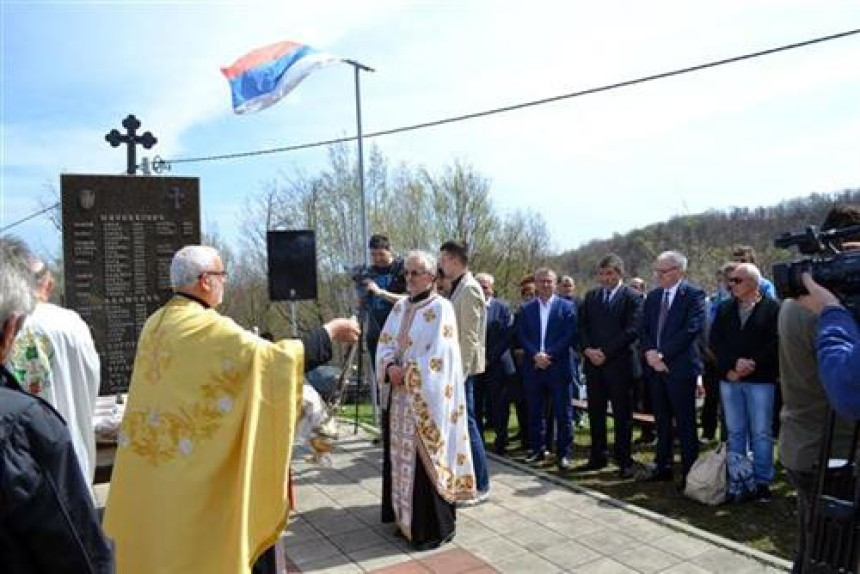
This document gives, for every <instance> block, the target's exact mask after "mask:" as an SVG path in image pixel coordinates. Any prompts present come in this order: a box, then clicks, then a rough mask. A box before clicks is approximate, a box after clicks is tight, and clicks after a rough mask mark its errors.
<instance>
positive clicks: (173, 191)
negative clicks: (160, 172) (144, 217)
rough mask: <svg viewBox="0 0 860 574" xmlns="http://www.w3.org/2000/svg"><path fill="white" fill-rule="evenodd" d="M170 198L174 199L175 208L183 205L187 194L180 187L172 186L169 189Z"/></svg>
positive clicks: (168, 195)
mask: <svg viewBox="0 0 860 574" xmlns="http://www.w3.org/2000/svg"><path fill="white" fill-rule="evenodd" d="M167 197H168V199H172V200H173V209H179V208H180V207H182V200H183V199H185V194H184V193H182V190H181V189H180V188H178V187H171V188H169V189H168V190H167Z"/></svg>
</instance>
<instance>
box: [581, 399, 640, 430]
mask: <svg viewBox="0 0 860 574" xmlns="http://www.w3.org/2000/svg"><path fill="white" fill-rule="evenodd" d="M573 406H575V407H576V408H578V409H583V410H586V411H587V410H588V401H587V400H582V399H573ZM606 414H608V415H611V414H612V403H611V402H610V403H609V404H608V405H607V406H606ZM633 420H634V421H639V422H640V423H652V424H653V423H654V415H649V414H648V413H637V412H634V413H633Z"/></svg>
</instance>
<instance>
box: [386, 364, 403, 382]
mask: <svg viewBox="0 0 860 574" xmlns="http://www.w3.org/2000/svg"><path fill="white" fill-rule="evenodd" d="M385 372H386V373H388V380H389V381H391V384H392V385H394V386H399V385H402V384H403V367H401V366H400V365H389V366H388V369H387V370H386V371H385Z"/></svg>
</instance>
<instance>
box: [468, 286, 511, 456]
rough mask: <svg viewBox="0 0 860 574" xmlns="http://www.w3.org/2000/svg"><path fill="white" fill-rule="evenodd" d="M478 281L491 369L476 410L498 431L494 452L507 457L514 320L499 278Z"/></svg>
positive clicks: (481, 378) (481, 379) (484, 378)
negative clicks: (499, 291) (498, 287)
mask: <svg viewBox="0 0 860 574" xmlns="http://www.w3.org/2000/svg"><path fill="white" fill-rule="evenodd" d="M475 279H476V280H477V281H478V283H479V284H480V285H481V290H482V291H483V292H484V297H485V298H486V299H487V337H486V340H487V354H486V363H487V364H486V366H487V368H486V370H485V371H484V373H483V374H481V375H479V383H478V385H477V386H476V387H475V390H476V391H480V392H479V393H478V394H479V395H480V398H478V397H476V399H475V408H476V409H479V410H480V411H481V412H482V413H483V412H484V411H486V412H487V415H488V418H489V420H490V424H491V426H492V427H493V430H495V432H496V440H495V443H494V444H493V451H494V452H495V453H496V454H500V455H503V454H505V449H506V445H507V442H508V417H509V416H510V401H509V400H508V386H509V381H510V380H511V378H512V377H513V376H514V375H515V374H516V368H515V367H514V359H513V357H512V355H511V338H512V337H513V324H514V317H513V315H512V314H511V308H510V306H509V305H508V304H507V302H505V301H502V300H501V299H499V298H498V297H496V296H495V295H496V294H495V289H494V285H495V279H494V278H493V276H492V275H490V274H489V273H478V274H477V275H475ZM478 424H479V425H482V428H481V430H482V431H483V417H482V416H480V415H479V416H478Z"/></svg>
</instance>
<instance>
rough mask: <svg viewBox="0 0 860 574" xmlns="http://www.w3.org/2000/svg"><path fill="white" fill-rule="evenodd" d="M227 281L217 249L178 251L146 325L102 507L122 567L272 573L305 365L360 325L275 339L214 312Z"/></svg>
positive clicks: (341, 323) (353, 336) (324, 356)
mask: <svg viewBox="0 0 860 574" xmlns="http://www.w3.org/2000/svg"><path fill="white" fill-rule="evenodd" d="M226 280H227V271H226V270H225V269H224V265H223V263H222V261H221V257H220V256H219V255H218V252H217V251H216V250H215V249H212V248H211V247H203V246H188V247H184V248H183V249H181V250H180V251H179V252H177V253H176V255H174V257H173V261H172V262H171V266H170V281H171V285H172V287H173V290H174V292H175V296H174V297H173V298H172V299H170V300H169V301H168V302H167V303H166V304H165V305H164V306H163V307H162V308H161V309H159V310H158V311H156V312H155V313H154V314H153V315H152V316H151V317H150V318H149V319H148V320H147V322H146V325H144V328H143V331H142V332H141V335H140V341H139V342H138V348H137V357H136V358H135V364H134V371H133V374H132V381H131V389H130V394H129V399H128V404H127V406H126V414H125V418H124V419H123V422H122V426H121V428H120V433H119V439H118V446H119V448H118V450H117V458H116V465H115V467H114V473H113V479H112V482H111V492H110V497H109V499H108V505H107V513H106V516H105V529H106V530H107V532H108V533H109V534H110V536H111V537H113V538H114V540H115V542H116V552H117V564H118V568H119V571H120V572H123V573H135V572H140V573H150V572H160V573H164V574H170V573H173V572H176V573H179V572H207V573H224V574H227V573H230V574H236V573H248V572H251V568H252V565H254V564H255V562H256V561H257V560H258V558H261V560H260V562H259V563H258V564H257V565H256V566H255V572H272V571H274V569H275V557H274V552H273V551H272V550H271V548H270V547H272V544H273V543H274V542H275V541H276V540H277V539H278V535H279V534H280V532H281V530H283V528H284V526H285V523H286V520H287V513H288V511H289V503H288V500H287V496H286V494H285V488H284V486H285V482H286V476H287V474H286V473H287V467H288V466H289V462H290V453H291V448H292V443H293V437H294V429H295V426H296V420H297V417H298V414H299V413H298V409H299V407H300V405H301V399H302V391H301V385H302V372H303V371H307V370H309V369H311V368H313V367H315V366H316V365H318V364H320V363H322V362H325V361H326V360H328V358H329V357H330V356H331V341H342V342H352V341H355V340H357V337H358V324H357V323H356V322H355V321H354V320H348V319H335V320H333V321H331V322H329V323H328V324H326V325H325V326H324V327H323V328H320V329H317V330H315V331H313V332H312V333H310V334H308V335H306V336H304V337H303V338H302V340H301V341H281V342H279V343H270V342H268V341H266V340H264V339H261V338H259V337H257V336H255V335H253V334H252V333H250V332H249V331H246V330H245V329H243V328H241V327H240V326H239V325H237V324H236V323H234V322H233V321H232V320H230V319H228V318H226V317H223V316H221V315H219V314H218V312H217V311H215V309H214V308H215V307H217V306H218V305H220V304H221V300H222V297H223V295H224V286H225V282H226ZM212 542H214V544H213V543H212Z"/></svg>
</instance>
